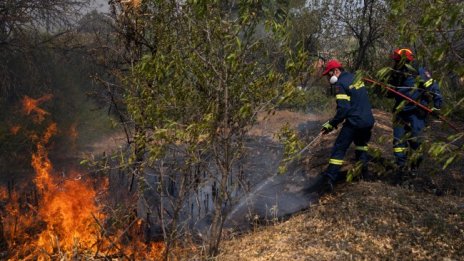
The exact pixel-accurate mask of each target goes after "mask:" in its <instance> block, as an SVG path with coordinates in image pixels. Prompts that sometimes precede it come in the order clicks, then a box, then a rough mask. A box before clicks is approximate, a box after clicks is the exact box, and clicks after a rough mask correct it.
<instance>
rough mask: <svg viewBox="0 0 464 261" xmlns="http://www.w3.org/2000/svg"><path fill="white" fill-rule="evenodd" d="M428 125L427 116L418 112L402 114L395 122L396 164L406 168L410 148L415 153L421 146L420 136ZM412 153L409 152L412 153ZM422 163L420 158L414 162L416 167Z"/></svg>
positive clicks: (394, 146)
mask: <svg viewBox="0 0 464 261" xmlns="http://www.w3.org/2000/svg"><path fill="white" fill-rule="evenodd" d="M425 124H426V115H424V113H418V112H417V110H412V111H408V112H400V113H398V114H397V115H395V119H394V121H393V154H394V156H395V160H396V164H397V165H398V166H399V167H404V166H405V165H406V162H407V154H408V148H409V149H410V150H412V151H415V150H417V149H418V148H419V146H420V144H421V138H420V134H421V132H422V130H423V129H424V127H425ZM412 151H409V153H410V152H412ZM420 161H421V158H418V159H417V160H416V161H415V162H413V164H412V166H413V167H414V166H415V165H417V164H418V163H419V162H420Z"/></svg>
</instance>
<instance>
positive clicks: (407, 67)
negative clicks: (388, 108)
mask: <svg viewBox="0 0 464 261" xmlns="http://www.w3.org/2000/svg"><path fill="white" fill-rule="evenodd" d="M391 58H392V59H393V61H394V66H393V68H392V70H391V74H390V78H389V83H390V84H391V85H393V86H394V87H395V88H396V90H397V91H398V92H401V93H402V94H404V95H406V96H408V97H410V98H412V99H413V100H415V101H417V102H420V103H421V104H422V105H424V106H428V105H429V104H430V103H431V102H432V101H433V107H432V108H431V109H432V111H433V112H434V113H437V114H438V113H439V111H440V108H441V106H442V96H441V93H440V89H439V87H438V84H437V82H436V81H434V80H433V79H432V77H431V75H430V73H429V72H428V71H427V70H425V69H424V68H423V67H418V66H413V64H412V62H413V60H414V56H413V52H412V51H411V50H410V49H407V48H403V49H396V50H394V52H393V53H392V55H391ZM394 98H395V106H394V108H393V110H394V119H393V154H394V156H395V160H396V164H397V166H398V173H397V179H401V178H403V176H404V175H405V174H406V172H409V170H410V171H411V172H410V173H411V174H414V172H415V171H416V170H417V167H418V166H419V164H420V162H421V161H422V158H421V157H420V156H417V157H414V159H411V160H410V162H409V165H408V155H412V154H413V152H414V151H416V150H417V149H418V148H419V146H420V144H421V138H420V135H421V132H422V130H423V129H424V127H425V125H426V118H427V112H426V111H424V110H422V109H420V108H418V107H417V106H415V105H414V104H412V103H408V102H407V101H405V100H404V99H403V98H401V97H399V96H394Z"/></svg>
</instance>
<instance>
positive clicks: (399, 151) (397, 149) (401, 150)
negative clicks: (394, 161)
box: [393, 148, 406, 153]
mask: <svg viewBox="0 0 464 261" xmlns="http://www.w3.org/2000/svg"><path fill="white" fill-rule="evenodd" d="M393 151H394V152H398V153H401V152H405V151H406V148H393Z"/></svg>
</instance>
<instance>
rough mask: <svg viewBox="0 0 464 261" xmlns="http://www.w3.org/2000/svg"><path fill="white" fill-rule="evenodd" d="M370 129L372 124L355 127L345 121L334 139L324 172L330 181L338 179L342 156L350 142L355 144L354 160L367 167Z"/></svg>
mask: <svg viewBox="0 0 464 261" xmlns="http://www.w3.org/2000/svg"><path fill="white" fill-rule="evenodd" d="M371 130H372V126H371V127H367V128H357V127H355V126H353V125H351V124H349V123H346V122H345V124H344V125H343V127H342V129H341V130H340V133H339V134H338V137H337V139H336V140H335V144H334V146H333V148H332V154H331V157H330V160H329V166H328V167H327V170H326V172H325V174H326V175H327V176H329V178H330V179H331V180H332V181H336V180H337V179H338V175H339V171H340V168H341V167H342V164H343V158H344V157H345V154H346V151H347V150H348V148H349V147H350V145H351V143H352V142H354V144H355V145H356V148H355V149H356V151H355V153H356V160H358V161H361V162H362V164H363V167H365V168H366V167H367V162H368V160H369V158H368V154H367V143H368V142H369V140H370V139H371Z"/></svg>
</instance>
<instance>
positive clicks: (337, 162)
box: [329, 159, 343, 165]
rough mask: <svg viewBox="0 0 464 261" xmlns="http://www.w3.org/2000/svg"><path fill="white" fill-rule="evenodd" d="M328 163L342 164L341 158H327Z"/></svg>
mask: <svg viewBox="0 0 464 261" xmlns="http://www.w3.org/2000/svg"><path fill="white" fill-rule="evenodd" d="M329 163H330V164H334V165H342V164H343V160H339V159H330V160H329Z"/></svg>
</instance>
